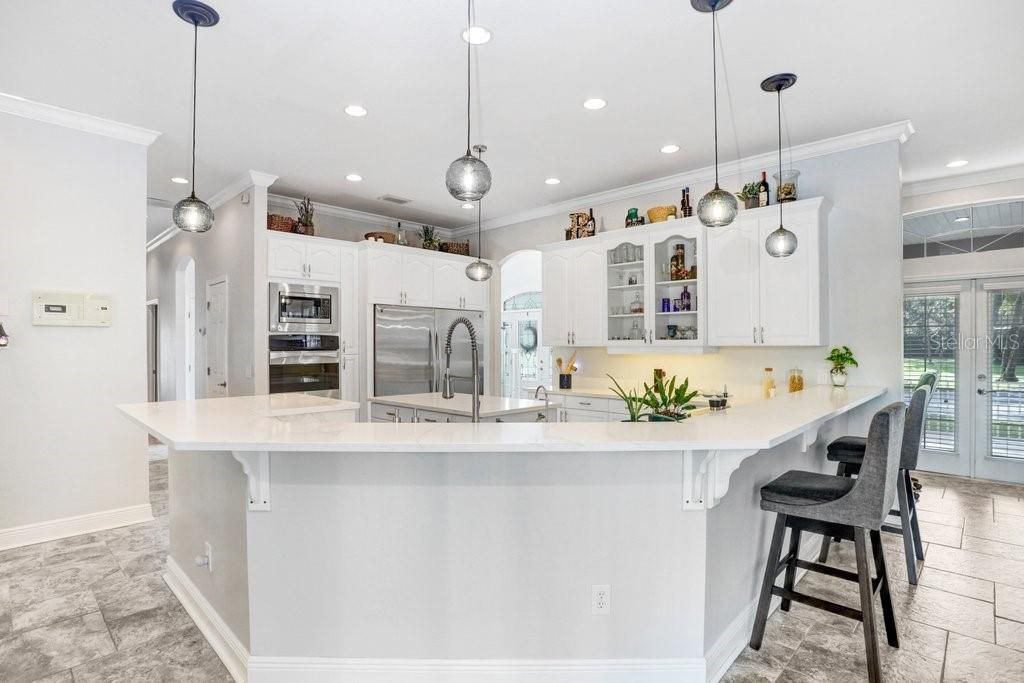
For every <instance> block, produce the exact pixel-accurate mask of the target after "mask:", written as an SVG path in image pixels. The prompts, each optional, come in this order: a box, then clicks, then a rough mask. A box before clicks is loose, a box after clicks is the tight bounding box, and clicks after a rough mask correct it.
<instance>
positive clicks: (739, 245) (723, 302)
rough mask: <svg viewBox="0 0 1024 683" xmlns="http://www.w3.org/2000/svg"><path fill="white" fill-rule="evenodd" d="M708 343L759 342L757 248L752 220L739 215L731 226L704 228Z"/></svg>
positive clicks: (754, 343) (756, 230) (721, 344)
mask: <svg viewBox="0 0 1024 683" xmlns="http://www.w3.org/2000/svg"><path fill="white" fill-rule="evenodd" d="M707 245H708V247H707V248H708V258H707V262H708V264H709V265H708V269H707V271H708V272H707V283H708V292H707V294H706V295H705V296H704V301H705V302H707V321H708V344H710V345H711V346H754V345H759V344H760V342H759V341H758V339H759V336H758V332H759V330H758V329H757V328H758V327H759V324H758V323H759V313H758V307H759V304H758V270H759V249H761V245H760V244H759V239H758V229H757V222H756V220H750V219H747V218H746V217H744V216H743V215H742V214H741V215H740V217H739V218H737V219H736V221H735V222H734V223H733V225H731V226H729V227H726V228H711V229H709V230H708V237H707Z"/></svg>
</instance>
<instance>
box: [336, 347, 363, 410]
mask: <svg viewBox="0 0 1024 683" xmlns="http://www.w3.org/2000/svg"><path fill="white" fill-rule="evenodd" d="M339 374H340V378H339V381H340V383H341V399H342V400H343V401H355V402H357V403H358V402H359V401H360V397H359V356H342V357H341V369H340V370H339Z"/></svg>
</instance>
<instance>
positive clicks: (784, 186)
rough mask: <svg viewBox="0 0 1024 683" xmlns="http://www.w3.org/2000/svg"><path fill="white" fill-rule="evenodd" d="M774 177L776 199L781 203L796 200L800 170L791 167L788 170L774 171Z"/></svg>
mask: <svg viewBox="0 0 1024 683" xmlns="http://www.w3.org/2000/svg"><path fill="white" fill-rule="evenodd" d="M772 177H773V178H775V201H777V202H779V203H782V202H795V201H796V199H797V181H798V180H799V178H800V171H798V170H796V169H795V168H791V169H789V170H788V171H781V172H779V173H773V174H772Z"/></svg>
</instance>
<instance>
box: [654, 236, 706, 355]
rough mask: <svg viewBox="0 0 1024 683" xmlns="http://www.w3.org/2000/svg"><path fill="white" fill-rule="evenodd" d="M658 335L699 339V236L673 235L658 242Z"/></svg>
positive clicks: (669, 337)
mask: <svg viewBox="0 0 1024 683" xmlns="http://www.w3.org/2000/svg"><path fill="white" fill-rule="evenodd" d="M654 269H655V282H654V306H655V308H654V338H655V339H661V340H676V339H697V334H698V330H697V320H698V316H697V306H698V301H697V297H698V295H700V294H703V293H702V292H698V290H697V240H695V239H693V238H692V237H683V236H682V235H672V236H671V237H668V238H666V239H665V240H663V241H661V242H656V243H655V244H654Z"/></svg>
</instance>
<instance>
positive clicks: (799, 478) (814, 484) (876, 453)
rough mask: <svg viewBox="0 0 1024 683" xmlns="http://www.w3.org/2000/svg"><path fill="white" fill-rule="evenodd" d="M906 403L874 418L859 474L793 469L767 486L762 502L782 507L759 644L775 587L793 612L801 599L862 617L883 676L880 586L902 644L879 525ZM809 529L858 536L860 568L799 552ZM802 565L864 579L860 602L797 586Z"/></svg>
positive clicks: (890, 630) (890, 636)
mask: <svg viewBox="0 0 1024 683" xmlns="http://www.w3.org/2000/svg"><path fill="white" fill-rule="evenodd" d="M905 413H906V408H905V407H904V406H903V403H901V402H897V403H892V404H890V405H888V406H886V407H885V408H882V409H881V410H879V411H878V412H877V413H875V415H874V417H873V418H872V419H871V427H870V429H869V430H868V437H867V444H866V448H865V451H864V459H863V462H862V464H861V473H860V476H859V477H857V478H856V479H850V478H847V477H840V476H835V475H829V474H818V473H816V472H801V471H797V470H790V471H789V472H786V473H785V474H783V475H782V476H781V477H779V478H778V479H775V480H774V481H771V482H769V483H768V484H765V485H764V486H762V487H761V509H762V510H766V511H768V512H775V513H777V517H776V518H775V532H774V533H773V535H772V543H771V549H770V550H769V551H768V562H767V566H766V567H765V572H764V582H763V583H762V585H761V595H760V599H759V600H758V604H757V614H756V616H755V618H754V630H753V632H752V633H751V635H750V647H751V648H752V649H754V650H760V649H761V641H762V640H763V638H764V629H765V625H766V623H767V621H768V609H769V607H770V606H771V600H772V596H773V595H777V596H779V597H780V598H782V604H781V609H782V610H783V611H784V612H788V611H789V608H790V604H791V602H793V601H795V602H799V603H803V604H805V605H809V606H811V607H816V608H818V609H823V610H826V611H829V612H832V613H833V614H839V615H841V616H844V617H849V618H851V619H856V620H858V621H860V622H862V623H863V625H864V647H865V650H866V652H867V660H868V680H869V681H870V683H875V682H876V681H881V680H882V668H881V662H880V660H879V656H878V640H877V637H876V635H875V617H874V599H875V592H876V591H878V592H880V596H879V597H880V599H881V603H882V617H883V619H884V622H885V633H886V639H887V640H888V643H889V645H891V646H893V647H899V635H898V634H897V632H896V616H895V614H894V612H893V608H892V596H891V594H890V591H889V573H888V570H887V569H886V566H885V552H884V549H883V547H882V534H881V533H880V531H879V529H880V528H881V526H882V523H883V522H885V518H886V515H887V513H888V510H889V508H890V507H892V501H893V497H894V496H895V495H896V488H897V487H896V475H897V470H898V469H899V463H900V442H901V438H900V437H901V435H902V433H903V423H904V420H905ZM787 528H789V529H790V536H789V553H788V554H787V555H786V556H785V557H784V558H783V557H781V555H782V539H783V536H784V535H785V532H786V529H787ZM804 531H808V532H811V533H818V534H822V535H824V536H825V537H826V538H828V537H830V536H838V537H839V538H844V539H847V540H852V541H853V543H854V547H855V548H856V553H857V571H856V572H850V571H846V570H844V569H839V568H837V567H832V566H830V565H827V564H820V563H815V562H807V561H805V560H801V559H799V552H800V536H801V533H802V532H804ZM868 535H870V537H871V551H872V555H873V556H874V564H875V572H876V573H877V576H875V577H874V578H872V576H871V569H870V567H869V566H868V555H867V552H868V551H867V536H868ZM797 568H801V569H807V570H809V571H815V572H819V573H822V574H827V575H829V576H834V577H836V578H840V579H845V580H847V581H855V582H857V583H858V584H859V586H860V609H859V610H857V609H853V608H851V607H847V606H845V605H840V604H837V603H834V602H830V601H828V600H823V599H821V598H818V597H815V596H812V595H807V594H805V593H800V592H797V591H795V590H794V589H793V584H794V581H795V579H796V570H797ZM783 570H785V571H786V576H785V579H784V583H783V586H782V587H781V588H780V587H778V586H776V585H775V580H776V579H777V578H778V575H779V574H780V573H781V572H782V571H783Z"/></svg>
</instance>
